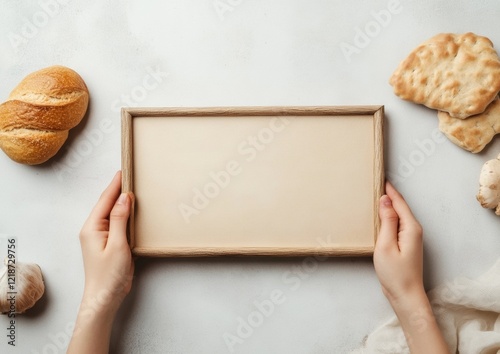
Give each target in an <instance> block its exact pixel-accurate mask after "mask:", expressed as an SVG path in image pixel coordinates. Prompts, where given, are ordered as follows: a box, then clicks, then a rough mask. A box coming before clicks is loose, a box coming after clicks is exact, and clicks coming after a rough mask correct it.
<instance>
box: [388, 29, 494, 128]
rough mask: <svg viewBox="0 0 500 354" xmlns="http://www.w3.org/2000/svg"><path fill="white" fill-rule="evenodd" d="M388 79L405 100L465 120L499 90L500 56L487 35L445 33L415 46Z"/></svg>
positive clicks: (491, 99) (480, 108)
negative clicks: (499, 56)
mask: <svg viewBox="0 0 500 354" xmlns="http://www.w3.org/2000/svg"><path fill="white" fill-rule="evenodd" d="M389 83H390V84H391V85H392V86H393V88H394V93H395V94H396V95H398V96H399V97H401V98H402V99H404V100H409V101H412V102H415V103H419V104H423V105H426V106H427V107H429V108H434V109H437V110H440V111H445V112H448V113H449V114H450V116H452V117H454V118H461V119H464V118H467V117H470V116H472V115H475V114H479V113H482V112H484V110H485V109H486V107H487V106H488V104H490V103H491V102H492V101H493V99H494V98H495V97H496V95H497V94H498V92H499V91H500V60H499V58H498V55H497V53H496V51H495V49H494V48H493V44H492V43H491V41H490V40H489V39H488V38H486V37H481V36H477V35H475V34H473V33H465V34H453V33H442V34H438V35H437V36H434V37H432V38H431V39H429V40H428V41H426V42H424V43H422V44H421V45H419V46H418V47H417V48H415V49H414V50H413V51H412V52H411V53H410V55H409V56H408V57H407V58H406V59H405V60H403V61H402V62H401V64H399V67H398V68H397V69H396V71H395V72H394V73H393V74H392V76H391V78H390V80H389Z"/></svg>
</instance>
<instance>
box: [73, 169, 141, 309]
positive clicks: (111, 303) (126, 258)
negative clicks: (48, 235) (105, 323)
mask: <svg viewBox="0 0 500 354" xmlns="http://www.w3.org/2000/svg"><path fill="white" fill-rule="evenodd" d="M120 181H121V172H118V173H117V174H116V175H115V177H114V178H113V181H112V182H111V184H110V185H109V186H108V187H107V188H106V190H105V191H104V192H103V193H102V195H101V197H100V198H99V201H98V202H97V204H96V206H95V207H94V209H93V210H92V212H91V213H90V216H89V217H88V219H87V221H86V222H85V224H84V226H83V228H82V230H81V232H80V243H81V247H82V254H83V264H84V269H85V290H84V296H83V301H82V303H87V304H88V305H89V306H91V307H92V308H93V309H94V310H96V311H104V312H110V313H114V312H115V311H116V310H118V308H119V306H120V304H121V303H122V301H123V299H124V298H125V296H126V295H127V294H128V293H129V292H130V289H131V287H132V277H133V274H134V264H133V259H132V255H131V252H130V247H129V244H128V242H127V236H126V230H127V220H128V218H129V215H130V208H131V204H132V200H131V198H133V195H131V194H130V195H128V194H126V193H121V194H120V190H121V183H120Z"/></svg>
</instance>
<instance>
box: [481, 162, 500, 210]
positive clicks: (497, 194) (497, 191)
mask: <svg viewBox="0 0 500 354" xmlns="http://www.w3.org/2000/svg"><path fill="white" fill-rule="evenodd" d="M476 198H477V200H478V201H479V203H481V206H482V207H483V208H488V209H495V214H497V215H499V216H500V155H498V156H497V158H496V159H493V160H489V161H486V163H485V164H484V165H483V168H482V169H481V175H480V176H479V192H478V194H477V196H476Z"/></svg>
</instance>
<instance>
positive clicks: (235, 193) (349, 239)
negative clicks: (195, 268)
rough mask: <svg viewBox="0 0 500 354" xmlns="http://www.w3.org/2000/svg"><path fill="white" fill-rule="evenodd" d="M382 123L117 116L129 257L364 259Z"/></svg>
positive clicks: (336, 114)
mask: <svg viewBox="0 0 500 354" xmlns="http://www.w3.org/2000/svg"><path fill="white" fill-rule="evenodd" d="M383 121H384V108H383V106H329V107H324V106H316V107H211V108H123V109H122V170H123V174H122V190H123V192H132V193H134V194H135V203H134V207H133V210H132V214H131V216H130V220H129V242H130V246H131V249H132V252H133V254H134V255H137V256H150V257H195V256H220V255H233V256H234V255H245V256H247V255H248V256H312V255H314V256H320V255H321V256H371V255H372V254H373V249H374V245H375V241H376V237H377V234H378V229H379V219H378V200H379V198H380V196H381V195H382V194H383V192H384V159H383V145H384V144H383ZM252 139H253V140H252ZM243 147H245V148H246V150H245V149H243ZM240 148H241V149H240ZM258 148H259V149H258ZM252 149H253V150H252ZM243 151H245V154H243ZM250 151H252V152H250ZM238 153H239V154H240V155H238ZM251 157H254V159H253V160H251V159H250V158H251ZM246 162H247V164H246V165H245V163H246ZM201 165H203V166H201ZM205 165H206V166H205ZM238 165H239V166H238ZM228 181H229V182H228ZM191 187H193V188H191ZM217 187H218V189H217ZM250 192H251V193H250ZM191 197H192V199H191ZM207 200H208V204H207V202H206V201H207ZM191 201H192V203H191ZM210 203H211V204H210ZM207 205H208V206H207ZM175 206H176V207H177V208H178V214H176V215H174V214H175V212H174V209H175ZM298 209H299V210H298ZM181 216H182V218H181ZM274 218H275V219H274ZM181 219H182V220H183V221H184V222H185V225H184V226H183V225H182V222H181V221H180V220H181ZM200 230H201V231H200ZM323 230H324V232H323ZM268 232H269V234H267V233H268ZM332 233H333V236H332ZM202 234H203V235H202ZM205 234H206V235H205ZM239 235H242V236H239Z"/></svg>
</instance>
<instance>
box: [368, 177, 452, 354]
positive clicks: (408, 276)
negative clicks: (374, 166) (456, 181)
mask: <svg viewBox="0 0 500 354" xmlns="http://www.w3.org/2000/svg"><path fill="white" fill-rule="evenodd" d="M385 188H386V193H387V194H386V195H383V196H382V197H381V198H380V208H379V217H380V222H381V224H380V232H379V235H378V239H377V244H376V245H375V253H374V255H373V262H374V264H375V271H376V272H377V276H378V279H379V281H380V284H381V285H382V291H383V292H384V295H385V296H386V297H387V299H388V300H389V302H390V303H391V306H392V308H393V309H394V312H395V313H396V315H397V316H398V319H399V322H400V323H401V327H402V329H403V332H404V334H405V337H406V341H407V343H408V347H409V349H410V352H411V353H412V354H424V353H425V354H427V353H436V354H449V350H448V346H447V344H446V342H445V340H444V337H443V335H442V333H441V330H440V329H439V326H438V324H437V322H436V318H435V317H434V314H433V312H432V307H431V305H430V303H429V299H428V298H427V295H426V293H425V290H424V282H423V274H422V273H423V272H422V269H423V241H422V227H421V226H420V224H419V222H418V221H417V220H416V219H415V217H414V216H413V214H412V212H411V210H410V207H408V204H406V202H405V200H404V198H403V196H402V195H401V194H399V192H398V191H397V190H396V189H394V187H393V186H392V185H391V184H390V183H386V186H385Z"/></svg>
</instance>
